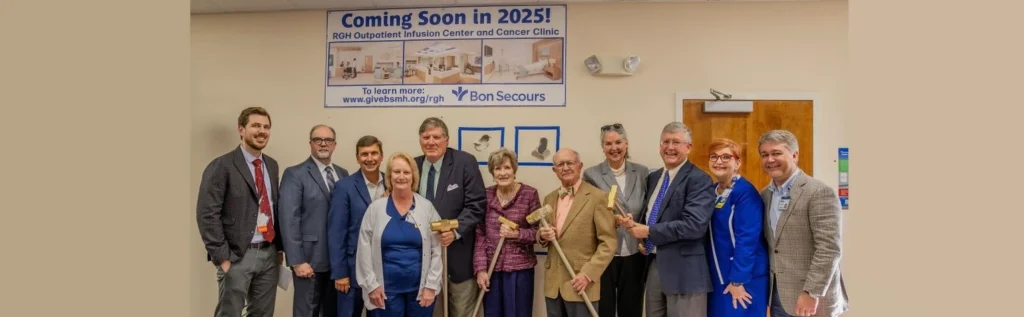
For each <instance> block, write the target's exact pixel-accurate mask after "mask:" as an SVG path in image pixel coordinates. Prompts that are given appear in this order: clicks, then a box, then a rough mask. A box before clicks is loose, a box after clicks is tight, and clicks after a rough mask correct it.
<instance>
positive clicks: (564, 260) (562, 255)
mask: <svg viewBox="0 0 1024 317" xmlns="http://www.w3.org/2000/svg"><path fill="white" fill-rule="evenodd" d="M540 221H541V224H542V225H544V226H545V227H551V225H549V224H548V221H547V220H545V219H543V218H541V220H540ZM550 242H551V244H552V245H554V246H555V252H558V257H560V258H562V264H564V265H565V269H566V270H568V272H569V278H570V279H572V278H575V277H576V272H574V271H573V270H572V264H570V263H569V259H568V258H566V257H565V253H562V247H561V246H559V245H558V239H557V237H556V239H554V240H551V241H550ZM580 295H581V296H582V297H583V300H584V301H586V303H587V310H589V311H590V315H591V316H593V317H598V316H597V311H596V310H594V303H593V302H591V301H590V296H588V295H587V290H586V289H584V290H583V292H580Z"/></svg>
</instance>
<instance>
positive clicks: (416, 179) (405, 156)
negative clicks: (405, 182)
mask: <svg viewBox="0 0 1024 317" xmlns="http://www.w3.org/2000/svg"><path fill="white" fill-rule="evenodd" d="M395 159H402V160H405V161H406V163H408V164H409V169H411V170H412V184H411V185H412V186H411V187H412V191H413V192H417V191H419V187H420V169H419V168H416V160H415V159H413V158H412V155H409V153H405V152H398V153H395V154H391V156H390V157H388V165H387V169H386V170H385V172H384V174H385V175H387V176H386V177H384V186H387V187H388V191H391V190H392V189H393V188H395V187H394V185H392V184H391V172H392V171H393V168H392V165H393V163H394V161H395Z"/></svg>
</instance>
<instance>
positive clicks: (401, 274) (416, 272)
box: [381, 197, 423, 295]
mask: <svg viewBox="0 0 1024 317" xmlns="http://www.w3.org/2000/svg"><path fill="white" fill-rule="evenodd" d="M415 208H416V203H415V202H413V206H412V207H410V208H409V210H410V211H411V210H413V209H415ZM387 213H388V216H391V220H390V221H388V224H387V226H385V227H384V233H383V234H382V235H381V256H382V260H383V264H384V292H385V293H386V294H389V295H390V294H402V293H408V292H418V291H419V287H420V268H421V267H422V265H423V263H421V261H422V256H423V240H422V236H420V230H419V229H418V228H416V226H415V225H414V224H413V223H412V222H410V221H411V220H407V219H406V218H408V217H409V213H406V214H405V216H402V215H401V214H399V213H398V208H397V207H395V201H394V200H393V199H392V198H391V197H388V206H387Z"/></svg>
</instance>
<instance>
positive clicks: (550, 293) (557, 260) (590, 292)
mask: <svg viewBox="0 0 1024 317" xmlns="http://www.w3.org/2000/svg"><path fill="white" fill-rule="evenodd" d="M544 205H550V206H551V208H552V212H551V214H549V215H548V216H547V217H546V220H547V222H548V224H550V225H552V226H554V225H555V219H556V217H557V213H558V210H557V206H558V190H557V189H556V190H554V191H552V192H551V193H549V194H547V196H544ZM607 208H608V194H606V193H605V192H602V191H601V190H600V189H598V188H597V187H594V186H593V185H590V184H589V183H587V182H582V183H581V184H580V189H579V191H578V192H577V193H576V198H575V200H573V203H572V206H571V207H570V208H569V213H568V214H566V216H565V222H564V223H563V224H562V234H561V235H558V236H556V240H557V241H558V245H559V246H560V247H561V249H562V252H563V253H564V254H565V258H566V259H567V260H569V264H571V265H572V270H573V272H576V273H580V272H583V273H584V274H586V275H587V276H588V277H590V279H591V280H592V282H591V283H590V285H588V286H587V289H586V292H587V296H589V297H590V300H591V301H598V300H601V274H604V270H605V268H607V267H608V263H611V261H612V256H614V255H615V252H616V251H617V250H618V246H617V245H616V244H615V242H616V237H615V218H613V217H612V214H611V213H609V212H608V209H607ZM537 240H538V241H540V237H539V233H538V237H537ZM540 245H541V246H543V247H546V248H547V249H548V256H547V257H546V259H545V260H544V297H547V298H558V296H559V295H561V296H562V299H564V300H565V301H567V302H583V297H582V296H580V295H579V294H577V293H576V291H575V290H573V288H572V279H573V277H574V276H573V275H569V272H566V269H565V264H563V262H562V259H561V257H559V256H558V253H557V252H558V251H556V250H555V248H554V247H553V246H552V243H550V242H543V243H541V244H540Z"/></svg>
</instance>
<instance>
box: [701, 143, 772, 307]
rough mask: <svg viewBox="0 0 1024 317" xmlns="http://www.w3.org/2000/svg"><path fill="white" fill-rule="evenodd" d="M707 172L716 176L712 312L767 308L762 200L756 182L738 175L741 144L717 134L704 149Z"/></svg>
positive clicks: (711, 246) (709, 248)
mask: <svg viewBox="0 0 1024 317" xmlns="http://www.w3.org/2000/svg"><path fill="white" fill-rule="evenodd" d="M708 152H709V153H711V155H710V157H709V158H710V162H709V163H708V167H709V169H710V170H711V174H713V175H715V177H716V178H717V179H718V183H717V184H716V186H717V187H716V188H715V191H716V192H717V194H718V197H717V198H716V199H715V211H714V214H713V216H712V217H711V226H710V230H709V235H710V239H708V241H709V242H708V244H707V251H708V254H710V255H711V256H710V257H708V262H710V263H709V264H710V265H709V267H710V268H711V280H712V283H711V284H712V285H713V286H714V287H713V290H712V292H711V294H709V296H708V316H710V317H739V316H743V317H753V316H765V315H767V313H768V301H769V298H768V286H769V285H768V251H767V245H766V244H765V242H764V236H763V235H762V234H761V230H762V226H763V223H762V219H764V202H762V201H761V195H760V193H758V191H757V188H755V187H754V185H753V184H751V183H750V181H747V180H746V179H745V178H743V177H742V176H740V175H739V168H740V158H742V157H743V156H742V155H743V149H742V148H741V147H740V145H739V144H737V143H736V142H734V141H732V140H729V139H717V140H714V141H712V142H711V146H710V148H709V149H708Z"/></svg>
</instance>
